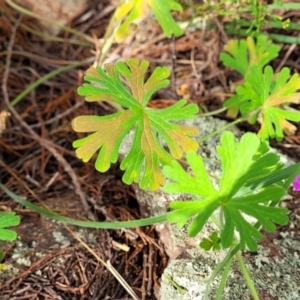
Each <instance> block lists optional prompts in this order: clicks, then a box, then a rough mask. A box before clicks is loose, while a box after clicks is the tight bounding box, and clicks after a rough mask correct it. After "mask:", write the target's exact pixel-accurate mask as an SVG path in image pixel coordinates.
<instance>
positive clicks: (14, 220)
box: [0, 212, 20, 261]
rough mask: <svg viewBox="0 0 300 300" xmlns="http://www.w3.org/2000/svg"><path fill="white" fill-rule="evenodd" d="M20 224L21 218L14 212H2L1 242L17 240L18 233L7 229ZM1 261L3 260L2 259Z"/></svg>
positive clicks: (0, 219)
mask: <svg viewBox="0 0 300 300" xmlns="http://www.w3.org/2000/svg"><path fill="white" fill-rule="evenodd" d="M19 224H20V217H19V216H16V214H15V213H14V212H0V240H2V241H13V240H15V239H16V238H17V233H16V232H15V231H13V230H10V229H6V227H10V226H17V225H19ZM0 261H1V259H0Z"/></svg>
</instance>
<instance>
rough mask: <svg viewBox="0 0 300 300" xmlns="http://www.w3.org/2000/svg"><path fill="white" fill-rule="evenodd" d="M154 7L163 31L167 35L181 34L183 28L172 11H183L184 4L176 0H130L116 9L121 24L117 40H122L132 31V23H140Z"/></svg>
mask: <svg viewBox="0 0 300 300" xmlns="http://www.w3.org/2000/svg"><path fill="white" fill-rule="evenodd" d="M150 9H152V11H153V14H154V15H155V17H156V19H157V20H158V22H159V24H160V26H161V27H162V29H163V32H164V33H165V35H166V36H167V37H169V38H170V37H171V36H172V34H174V35H175V36H180V35H182V34H183V30H182V29H181V28H180V26H179V25H178V24H177V23H176V22H175V20H174V19H173V17H172V15H171V11H182V6H181V5H180V4H179V3H178V2H177V1H175V0H164V1H161V0H146V1H144V0H129V1H126V2H124V3H123V4H121V5H119V6H118V8H117V10H116V19H117V21H118V22H119V23H121V25H120V26H119V28H117V30H116V32H115V38H116V41H117V42H122V41H123V40H124V39H125V38H126V37H127V36H129V35H130V34H131V33H132V24H138V23H139V22H140V21H141V20H142V19H143V17H145V16H146V15H147V14H148V12H149V11H150Z"/></svg>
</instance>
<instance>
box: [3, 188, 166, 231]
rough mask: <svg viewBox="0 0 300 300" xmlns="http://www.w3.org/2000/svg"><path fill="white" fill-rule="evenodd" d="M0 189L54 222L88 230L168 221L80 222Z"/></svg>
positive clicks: (5, 189) (129, 226)
mask: <svg viewBox="0 0 300 300" xmlns="http://www.w3.org/2000/svg"><path fill="white" fill-rule="evenodd" d="M0 189H2V190H3V191H4V192H5V193H6V194H7V195H8V196H10V197H11V198H12V199H14V200H15V201H16V202H18V203H19V204H22V205H24V206H25V207H27V208H30V209H31V210H33V211H35V212H37V213H39V214H42V215H44V216H46V217H48V218H52V219H54V220H57V221H60V222H64V223H67V224H72V225H76V226H81V227H88V228H101V229H122V228H132V227H139V226H148V225H152V224H155V223H162V222H166V221H167V217H168V214H169V213H166V214H163V215H158V216H154V217H150V218H145V219H139V220H131V221H116V222H94V221H80V220H75V219H71V218H67V217H65V216H61V215H59V214H57V213H54V212H52V211H50V210H48V209H45V208H43V207H40V206H38V205H35V204H33V203H31V202H30V201H27V200H26V199H24V198H22V197H19V196H18V195H16V194H15V193H13V192H12V191H10V190H9V189H7V188H6V187H5V186H4V185H3V184H1V183H0Z"/></svg>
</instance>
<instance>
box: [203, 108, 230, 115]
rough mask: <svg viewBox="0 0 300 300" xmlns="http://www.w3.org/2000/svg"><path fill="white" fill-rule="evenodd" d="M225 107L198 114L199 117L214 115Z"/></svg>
mask: <svg viewBox="0 0 300 300" xmlns="http://www.w3.org/2000/svg"><path fill="white" fill-rule="evenodd" d="M226 109H227V107H222V108H220V109H217V110H214V111H210V112H207V113H203V114H198V116H199V117H209V116H214V115H217V114H219V113H221V112H223V111H225V110H226Z"/></svg>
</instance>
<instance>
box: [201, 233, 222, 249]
mask: <svg viewBox="0 0 300 300" xmlns="http://www.w3.org/2000/svg"><path fill="white" fill-rule="evenodd" d="M220 242H221V240H220V237H219V235H218V233H217V232H213V233H212V234H210V236H209V238H208V239H207V238H203V239H202V241H201V243H200V247H201V248H202V249H204V250H206V251H209V250H210V249H212V250H220V249H221V244H220Z"/></svg>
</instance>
